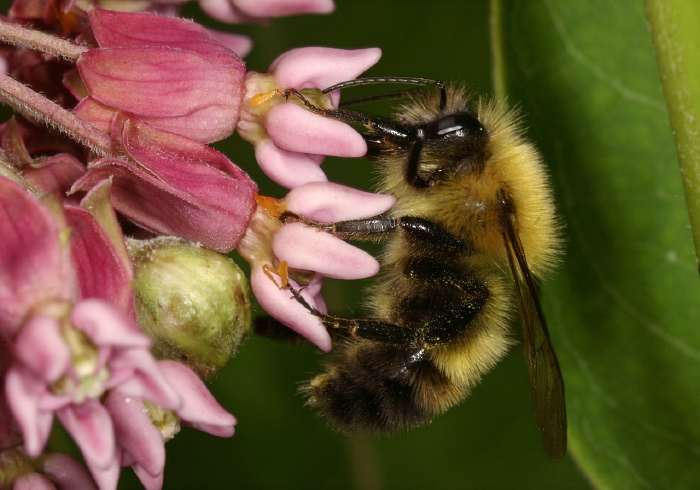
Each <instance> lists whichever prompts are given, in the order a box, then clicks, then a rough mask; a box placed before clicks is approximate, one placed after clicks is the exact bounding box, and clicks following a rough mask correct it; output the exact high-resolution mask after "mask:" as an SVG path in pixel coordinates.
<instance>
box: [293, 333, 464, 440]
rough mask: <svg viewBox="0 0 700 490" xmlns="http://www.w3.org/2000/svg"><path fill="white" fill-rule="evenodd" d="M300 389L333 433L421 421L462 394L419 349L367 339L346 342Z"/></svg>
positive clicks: (398, 427)
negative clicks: (317, 373) (330, 360)
mask: <svg viewBox="0 0 700 490" xmlns="http://www.w3.org/2000/svg"><path fill="white" fill-rule="evenodd" d="M304 391H305V392H306V393H307V394H308V395H309V404H310V405H311V406H313V407H316V408H317V409H319V412H320V414H321V415H322V416H324V417H325V418H327V419H328V421H329V422H330V423H331V425H333V426H334V427H335V428H336V429H338V430H339V431H341V432H345V433H352V432H359V433H370V434H388V433H391V432H394V431H397V430H406V429H410V428H413V427H417V426H420V425H423V424H425V423H427V422H430V421H431V420H432V418H433V417H435V416H436V415H438V414H440V413H442V412H444V411H445V410H447V408H449V406H451V405H453V404H454V403H456V402H457V401H459V400H461V399H462V398H463V397H464V396H465V393H463V392H462V390H460V389H459V388H458V387H457V386H455V385H454V384H453V383H452V382H450V381H449V380H448V379H447V378H446V377H445V376H444V374H443V373H442V372H440V371H439V370H438V368H437V367H436V366H435V364H434V363H433V362H432V360H431V359H430V356H429V355H428V354H427V352H426V350H425V349H422V348H419V347H415V346H394V345H382V344H375V343H371V342H361V343H359V344H354V345H349V346H347V347H346V348H345V350H343V351H341V352H340V354H339V356H338V357H337V358H336V361H335V362H334V363H333V364H331V365H330V366H329V369H328V370H327V372H326V373H324V374H321V375H319V376H317V377H316V378H314V379H313V380H311V382H310V383H309V384H308V386H307V387H306V388H305V389H304ZM436 400H439V401H440V403H437V404H436V403H435V402H436ZM446 402H447V403H446Z"/></svg>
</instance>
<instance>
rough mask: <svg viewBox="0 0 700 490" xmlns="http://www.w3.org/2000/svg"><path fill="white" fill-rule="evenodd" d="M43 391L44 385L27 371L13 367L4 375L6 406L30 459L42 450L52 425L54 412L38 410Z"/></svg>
mask: <svg viewBox="0 0 700 490" xmlns="http://www.w3.org/2000/svg"><path fill="white" fill-rule="evenodd" d="M45 392H46V384H45V382H44V381H43V380H41V379H39V378H37V377H35V376H33V375H32V374H31V373H30V372H29V371H28V370H27V369H26V368H22V367H19V366H17V365H15V366H12V367H11V368H10V370H9V371H8V372H7V375H6V376H5V394H6V396H7V403H8V405H10V409H11V410H12V413H13V415H14V418H15V420H16V421H17V424H18V425H19V426H20V428H21V429H22V434H23V435H24V449H25V450H26V451H27V454H28V455H29V456H30V457H33V458H35V457H37V456H39V454H41V452H42V451H43V449H44V446H45V445H46V441H47V439H48V437H49V433H50V432H51V425H52V423H53V413H51V412H41V411H39V403H38V401H39V398H40V397H41V395H43V394H44V393H45Z"/></svg>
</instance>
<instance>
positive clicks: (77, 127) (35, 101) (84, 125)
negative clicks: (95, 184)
mask: <svg viewBox="0 0 700 490" xmlns="http://www.w3.org/2000/svg"><path fill="white" fill-rule="evenodd" d="M0 99H2V101H3V102H5V103H6V104H7V105H9V106H11V107H12V108H13V109H15V110H16V111H17V112H19V113H20V114H22V115H23V116H24V117H26V118H27V119H29V120H32V121H35V122H38V123H41V124H45V125H47V126H50V127H52V128H54V129H57V130H59V131H60V132H61V133H63V134H66V135H67V136H69V137H70V138H71V139H72V140H74V141H76V142H77V143H80V144H82V145H85V146H87V147H89V148H90V149H91V150H92V151H94V152H95V153H97V154H98V155H102V156H106V155H109V154H111V153H112V142H111V139H110V137H109V135H108V134H106V133H104V132H102V131H100V130H98V129H97V128H95V127H94V126H93V125H92V124H90V123H88V122H86V121H84V120H82V119H80V118H79V117H77V116H76V115H75V114H73V113H72V112H70V111H69V110H67V109H64V108H63V107H61V106H60V105H58V104H56V103H55V102H52V101H51V100H49V99H47V98H46V97H44V96H43V95H41V94H39V93H37V92H35V91H34V90H32V89H31V88H29V87H27V86H26V85H24V84H23V83H20V82H18V81H17V80H15V79H14V78H12V77H10V76H9V75H7V74H5V73H3V74H0Z"/></svg>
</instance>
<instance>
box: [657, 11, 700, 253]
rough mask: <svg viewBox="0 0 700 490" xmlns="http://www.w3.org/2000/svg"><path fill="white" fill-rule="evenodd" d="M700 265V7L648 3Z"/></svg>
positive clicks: (658, 62)
mask: <svg viewBox="0 0 700 490" xmlns="http://www.w3.org/2000/svg"><path fill="white" fill-rule="evenodd" d="M645 5H646V12H647V18H648V20H649V25H650V27H651V35H652V39H653V41H654V48H655V50H656V61H657V64H658V66H659V73H660V74H661V83H662V85H663V89H664V93H665V95H666V105H667V106H668V113H669V118H670V120H671V127H672V128H673V133H674V136H675V139H676V150H677V152H678V162H679V164H680V168H681V176H682V179H683V187H684V188H685V197H686V201H687V203H688V212H689V214H690V225H691V228H692V232H693V240H694V242H695V255H696V259H697V260H698V261H699V262H700V29H698V23H699V22H700V2H698V1H697V0H645Z"/></svg>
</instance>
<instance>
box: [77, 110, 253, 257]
mask: <svg viewBox="0 0 700 490" xmlns="http://www.w3.org/2000/svg"><path fill="white" fill-rule="evenodd" d="M113 133H114V134H115V135H119V136H120V137H121V141H120V142H119V144H120V145H121V149H122V150H123V154H124V155H125V158H101V159H98V160H95V161H93V162H91V163H90V164H89V165H88V168H89V170H88V173H87V174H86V175H85V176H83V177H82V178H80V179H78V180H77V181H76V182H75V184H74V186H73V188H72V192H76V191H87V190H89V189H91V188H92V187H94V186H95V185H97V184H99V183H100V182H102V181H103V180H105V179H108V178H112V182H113V183H112V191H111V201H112V205H113V206H114V208H115V209H116V210H117V211H118V212H119V213H121V214H123V215H125V216H127V217H128V218H129V219H130V220H131V221H133V222H134V223H136V224H138V225H139V226H141V227H143V228H145V229H146V230H149V231H152V232H154V233H156V234H163V235H176V236H180V237H182V238H185V239H186V240H190V241H193V242H199V243H201V244H202V245H203V246H204V247H206V248H209V249H211V250H216V251H220V252H228V251H230V250H231V249H233V248H234V247H235V246H236V244H237V243H238V241H239V240H240V238H241V237H242V236H243V234H244V232H245V228H246V226H247V224H248V221H249V219H250V216H251V215H252V213H253V211H254V209H255V203H254V200H253V195H254V194H255V192H257V186H256V185H255V183H254V182H253V181H252V180H251V179H250V177H248V175H247V174H246V173H245V172H243V171H242V170H241V169H239V168H238V167H237V166H235V165H234V164H233V163H231V161H230V160H229V159H228V158H226V157H225V156H224V155H223V154H221V153H219V152H218V151H216V150H214V149H213V148H211V147H208V146H206V145H202V144H200V143H197V142H195V141H191V140H189V139H187V138H184V137H182V136H178V135H175V134H172V133H165V132H162V131H158V130H156V129H154V128H152V127H150V126H149V125H147V124H144V123H140V122H137V121H132V120H129V119H125V118H121V117H117V118H116V119H115V121H114V129H113Z"/></svg>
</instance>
